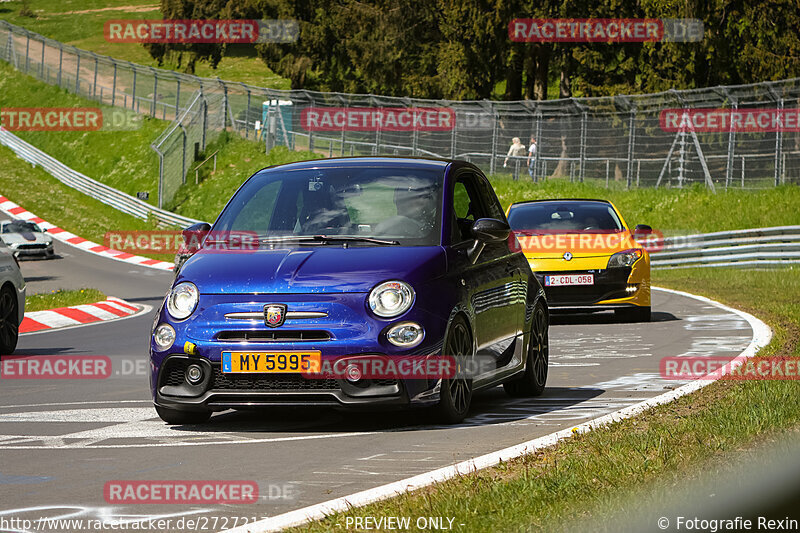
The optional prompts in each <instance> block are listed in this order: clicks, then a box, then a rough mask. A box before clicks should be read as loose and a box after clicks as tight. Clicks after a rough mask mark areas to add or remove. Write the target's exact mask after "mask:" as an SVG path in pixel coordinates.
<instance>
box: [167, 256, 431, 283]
mask: <svg viewBox="0 0 800 533" xmlns="http://www.w3.org/2000/svg"><path fill="white" fill-rule="evenodd" d="M445 270H446V258H445V254H444V250H443V249H442V248H441V247H439V246H425V247H416V246H415V247H401V246H391V247H390V246H379V247H358V246H351V247H349V248H343V247H341V246H330V245H322V246H314V247H310V246H306V247H300V248H293V249H283V250H257V251H249V252H245V251H238V252H233V251H218V250H201V251H199V252H198V253H196V254H195V255H193V256H192V257H191V258H189V260H187V261H186V263H185V264H184V265H183V268H182V269H181V271H180V273H179V274H178V281H191V282H192V283H194V284H195V285H197V288H198V289H199V291H200V293H201V294H258V293H261V294H263V293H268V294H269V293H271V294H275V293H337V292H339V293H342V292H368V291H369V290H370V289H371V288H372V287H374V286H375V285H376V284H377V283H379V282H381V281H386V280H389V279H397V280H403V281H407V282H409V283H411V284H412V285H413V284H415V283H421V282H424V281H428V280H431V279H435V278H437V277H439V276H441V275H443V274H444V272H445Z"/></svg>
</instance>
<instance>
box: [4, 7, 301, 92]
mask: <svg viewBox="0 0 800 533" xmlns="http://www.w3.org/2000/svg"><path fill="white" fill-rule="evenodd" d="M29 4H30V7H31V8H32V10H33V12H34V14H35V15H36V16H35V18H34V17H26V16H22V15H20V10H21V8H22V2H21V1H15V2H7V3H2V4H0V17H2V18H3V19H4V20H7V21H8V22H11V23H12V24H16V25H18V26H23V27H25V28H26V29H29V30H31V31H35V32H36V33H40V34H42V35H44V36H45V37H50V38H51V39H56V40H58V41H61V42H64V43H67V44H71V45H73V46H77V47H78V48H83V49H84V50H89V51H92V52H95V53H98V54H103V55H107V56H111V57H114V58H117V59H123V60H126V61H131V62H134V63H138V64H140V65H146V66H152V67H159V65H158V63H157V62H156V61H155V60H154V59H153V58H152V57H150V54H149V53H148V52H147V50H146V49H145V48H144V46H142V45H141V44H131V43H109V42H108V41H106V39H105V37H104V35H103V25H104V24H105V22H106V21H107V20H112V19H160V18H162V17H161V11H160V7H159V6H160V2H159V1H158V0H112V1H106V0H31V1H30V2H29ZM108 7H121V8H125V9H115V10H108V11H94V10H97V9H103V8H108ZM148 7H149V8H150V9H147V8H148ZM75 11H90V12H88V13H70V12H75ZM185 63H186V61H185V60H184V65H183V67H184V68H185ZM160 68H165V69H170V70H182V69H181V67H179V66H178V62H177V61H176V60H173V59H170V60H168V61H166V62H165V63H164V64H163V65H160ZM195 74H196V75H197V76H203V77H209V78H215V77H220V78H222V79H224V80H230V81H239V82H243V83H248V84H251V85H255V86H258V87H268V88H272V89H289V88H291V87H290V83H289V80H287V79H285V78H281V77H280V76H278V75H277V74H275V73H274V72H272V71H271V70H270V69H269V68H268V67H267V66H266V64H264V62H263V61H261V60H260V59H259V58H258V56H257V55H256V52H255V49H250V50H248V49H244V48H242V49H240V50H238V53H237V55H233V54H232V55H230V56H227V57H224V58H223V59H222V61H221V62H220V64H219V65H218V66H217V68H216V69H212V68H211V66H210V65H209V64H208V63H198V64H197V65H196V69H195Z"/></svg>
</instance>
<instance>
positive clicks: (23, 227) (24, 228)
mask: <svg viewBox="0 0 800 533" xmlns="http://www.w3.org/2000/svg"><path fill="white" fill-rule="evenodd" d="M41 231H42V230H41V228H39V226H37V225H36V224H34V223H33V222H23V221H14V222H9V223H8V224H4V225H3V233H30V232H33V233H41Z"/></svg>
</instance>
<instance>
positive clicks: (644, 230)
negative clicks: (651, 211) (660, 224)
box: [633, 224, 653, 233]
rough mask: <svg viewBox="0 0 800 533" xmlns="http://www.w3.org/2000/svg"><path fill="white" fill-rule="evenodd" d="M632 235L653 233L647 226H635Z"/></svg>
mask: <svg viewBox="0 0 800 533" xmlns="http://www.w3.org/2000/svg"><path fill="white" fill-rule="evenodd" d="M633 232H634V233H653V228H651V227H650V226H648V225H647V224H636V227H635V228H633Z"/></svg>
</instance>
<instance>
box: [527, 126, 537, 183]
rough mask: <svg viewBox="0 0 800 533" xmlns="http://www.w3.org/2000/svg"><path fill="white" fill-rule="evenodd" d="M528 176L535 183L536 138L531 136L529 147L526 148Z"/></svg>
mask: <svg viewBox="0 0 800 533" xmlns="http://www.w3.org/2000/svg"><path fill="white" fill-rule="evenodd" d="M527 163H528V174H529V175H530V177H531V179H532V180H533V181H534V183H535V182H536V168H535V167H536V138H535V137H534V136H533V135H531V145H530V146H529V147H528V161H527Z"/></svg>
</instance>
